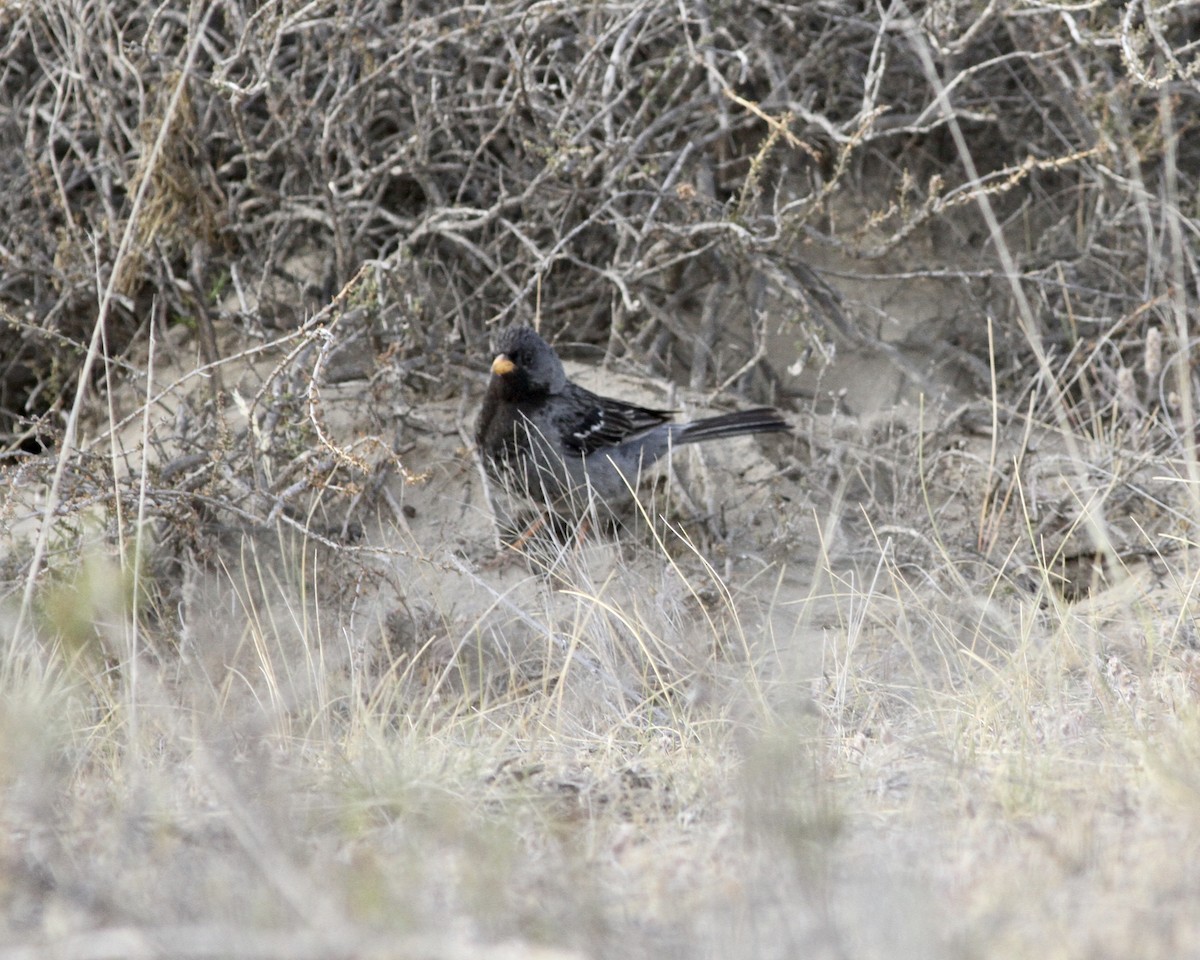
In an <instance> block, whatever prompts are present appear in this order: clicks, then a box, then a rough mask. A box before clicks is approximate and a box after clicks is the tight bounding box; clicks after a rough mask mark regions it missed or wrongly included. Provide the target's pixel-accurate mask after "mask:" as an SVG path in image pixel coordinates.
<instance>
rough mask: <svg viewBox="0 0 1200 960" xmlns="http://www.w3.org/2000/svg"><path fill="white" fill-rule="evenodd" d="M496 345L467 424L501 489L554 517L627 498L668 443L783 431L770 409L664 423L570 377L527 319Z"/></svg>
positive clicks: (667, 417)
mask: <svg viewBox="0 0 1200 960" xmlns="http://www.w3.org/2000/svg"><path fill="white" fill-rule="evenodd" d="M496 347H497V353H496V357H495V359H494V360H493V361H492V376H491V381H490V382H489V383H488V389H487V394H486V396H485V397H484V399H483V406H482V407H481V408H480V411H479V418H478V420H477V421H476V424H475V442H476V444H477V446H478V449H479V453H480V456H481V457H482V459H483V465H484V468H485V470H486V471H487V474H488V476H489V478H490V479H491V480H492V481H494V482H495V483H496V484H497V485H499V486H500V487H501V488H502V489H503V490H505V491H507V492H509V493H517V494H519V495H520V496H523V497H525V498H528V499H529V500H532V501H533V502H535V503H536V504H538V505H539V506H541V507H545V508H547V509H549V510H550V511H551V512H552V513H553V514H555V515H557V516H559V517H565V518H568V519H576V520H578V519H582V518H583V517H585V516H586V515H587V512H588V510H589V509H590V508H591V506H592V505H593V504H598V505H600V506H603V507H607V508H609V509H611V508H612V507H614V506H616V505H619V504H621V503H624V502H627V501H628V500H629V499H630V498H631V496H632V489H633V488H634V487H635V486H636V484H637V480H638V477H639V475H640V473H641V471H642V470H643V469H645V468H647V467H649V466H650V465H651V464H653V463H654V462H655V461H656V460H658V459H659V458H660V457H662V456H663V455H664V454H665V453H667V452H668V451H669V450H670V449H671V448H672V447H675V446H680V445H682V444H685V443H699V442H701V441H706V440H720V439H724V438H727V437H740V436H744V435H746V434H753V433H777V432H782V431H786V430H789V429H790V427H789V426H788V423H787V421H785V420H784V419H783V418H782V417H781V416H780V415H779V413H778V411H776V410H774V409H772V408H770V407H758V408H756V409H753V410H742V411H740V412H737V413H727V414H724V415H722V416H718V417H710V418H708V419H705V420H693V421H692V422H690V423H672V422H671V418H672V416H673V413H672V412H671V411H669V410H651V409H648V408H646V407H639V406H636V405H634V404H631V403H625V402H624V401H621V400H615V399H612V398H610V397H602V396H600V395H598V394H595V393H592V392H591V391H590V390H587V389H585V388H583V387H581V386H579V384H577V383H573V382H572V381H570V380H568V379H567V374H566V371H564V370H563V365H562V361H560V360H559V359H558V355H557V354H556V353H555V352H554V349H553V348H552V347H551V346H550V345H549V344H548V343H546V341H545V340H543V339H542V338H541V337H540V336H538V334H537V333H536V332H535V331H534V330H532V329H530V328H529V327H510V328H509V329H507V330H504V331H503V332H502V333H501V334H500V335H499V337H498V339H497V341H496Z"/></svg>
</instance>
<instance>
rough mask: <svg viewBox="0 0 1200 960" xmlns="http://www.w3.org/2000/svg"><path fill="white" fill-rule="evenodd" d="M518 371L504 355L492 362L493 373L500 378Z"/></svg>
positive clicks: (498, 355) (497, 356)
mask: <svg viewBox="0 0 1200 960" xmlns="http://www.w3.org/2000/svg"><path fill="white" fill-rule="evenodd" d="M516 369H517V365H516V364H515V363H513V362H512V361H511V360H509V359H508V357H506V356H505V355H504V354H502V353H501V354H497V355H496V359H495V360H493V361H492V373H494V374H495V375H496V376H498V377H503V376H505V375H506V374H509V373H512V372H513V371H514V370H516Z"/></svg>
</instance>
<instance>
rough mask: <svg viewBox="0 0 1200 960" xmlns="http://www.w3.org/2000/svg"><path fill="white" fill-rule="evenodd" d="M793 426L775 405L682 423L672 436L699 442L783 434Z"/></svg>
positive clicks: (683, 441)
mask: <svg viewBox="0 0 1200 960" xmlns="http://www.w3.org/2000/svg"><path fill="white" fill-rule="evenodd" d="M791 429H792V428H791V425H790V424H789V423H788V422H787V421H786V420H784V419H783V417H781V416H780V415H779V411H778V410H776V409H775V408H774V407H756V408H755V409H753V410H739V411H738V412H737V413H725V414H722V415H721V416H719V417H709V418H708V419H707V420H696V421H695V422H693V423H685V424H682V425H681V429H680V430H679V431H678V432H676V433H674V434H673V435H672V437H671V439H672V440H674V442H675V443H699V442H701V441H703V440H716V439H717V438H719V437H740V436H743V435H745V434H747V433H781V432H783V431H785V430H791Z"/></svg>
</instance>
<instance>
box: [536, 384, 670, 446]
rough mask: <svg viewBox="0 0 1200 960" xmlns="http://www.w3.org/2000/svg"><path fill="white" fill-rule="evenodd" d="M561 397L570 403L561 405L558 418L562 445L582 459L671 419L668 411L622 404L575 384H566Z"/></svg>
mask: <svg viewBox="0 0 1200 960" xmlns="http://www.w3.org/2000/svg"><path fill="white" fill-rule="evenodd" d="M563 396H564V397H565V398H566V399H568V400H569V401H570V403H567V404H563V411H562V415H561V417H560V418H559V428H560V431H561V436H562V441H563V446H564V447H565V448H566V449H567V451H568V452H570V453H575V454H578V455H580V456H584V457H586V456H588V454H591V453H595V452H596V451H597V450H603V449H604V448H605V447H615V446H617V445H618V444H620V443H624V442H625V441H626V440H629V439H631V438H633V437H636V436H638V435H639V434H642V433H645V432H646V431H647V430H650V429H652V428H653V427H657V426H658V425H659V424H661V423H666V422H667V421H668V420H670V419H671V417H672V413H671V412H670V411H669V410H651V409H649V408H647V407H639V406H636V405H634V404H632V403H623V402H622V401H620V400H614V399H612V398H611V397H602V396H600V395H599V394H595V393H592V392H591V391H590V390H585V389H584V388H583V387H580V386H578V385H576V384H570V387H569V389H568V390H567V391H566V392H565V393H564V394H563Z"/></svg>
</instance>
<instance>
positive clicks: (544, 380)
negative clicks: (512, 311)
mask: <svg viewBox="0 0 1200 960" xmlns="http://www.w3.org/2000/svg"><path fill="white" fill-rule="evenodd" d="M492 383H493V384H498V385H499V388H500V389H501V390H502V392H503V393H504V394H505V395H506V396H508V397H509V398H511V399H517V400H520V399H526V398H530V397H537V396H542V395H545V394H550V393H558V392H559V391H560V390H562V388H563V387H564V386H566V383H567V374H566V372H565V371H564V370H563V365H562V361H560V360H559V359H558V355H557V354H556V353H555V352H554V348H553V347H551V346H550V344H548V343H547V342H546V341H545V340H543V339H542V338H541V337H540V336H538V334H537V332H536V331H535V330H533V329H532V328H530V327H509V328H508V329H507V330H504V331H503V332H502V333H501V334H500V336H499V337H498V338H497V339H496V357H495V359H493V360H492Z"/></svg>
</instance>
